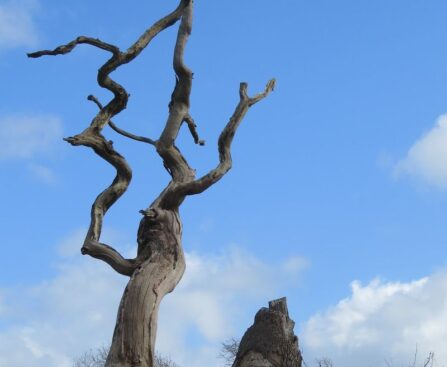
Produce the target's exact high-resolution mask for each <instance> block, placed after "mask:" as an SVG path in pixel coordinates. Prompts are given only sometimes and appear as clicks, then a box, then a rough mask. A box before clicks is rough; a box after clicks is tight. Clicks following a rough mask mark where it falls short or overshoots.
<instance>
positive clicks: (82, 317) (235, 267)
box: [0, 231, 300, 367]
mask: <svg viewBox="0 0 447 367" xmlns="http://www.w3.org/2000/svg"><path fill="white" fill-rule="evenodd" d="M108 233H109V236H108V237H109V238H106V239H105V242H108V243H112V244H113V243H117V242H121V243H122V242H123V239H122V236H119V235H117V234H116V232H114V231H108ZM83 234H84V233H82V232H81V231H76V232H74V233H73V234H72V235H70V236H69V238H67V239H66V240H64V241H62V243H61V245H60V253H61V254H63V256H64V257H63V258H61V259H60V264H59V273H58V274H57V276H56V277H55V278H54V279H50V280H48V281H46V282H43V283H41V284H38V285H33V286H29V287H28V288H26V289H22V290H21V291H20V292H17V294H16V296H13V295H11V292H10V291H8V292H6V294H8V298H6V300H5V304H6V307H7V306H8V305H11V304H13V305H14V307H10V308H9V310H10V311H9V313H8V315H9V317H10V318H12V319H13V320H14V317H13V316H14V315H12V314H11V312H13V313H14V312H18V313H20V315H22V317H20V321H17V322H14V323H13V324H12V325H11V323H9V326H8V327H7V328H4V329H0V365H2V366H3V365H5V366H20V365H22V364H23V365H25V364H26V365H32V366H35V367H43V366H45V367H56V366H57V367H69V366H71V358H72V357H74V356H76V355H80V354H82V353H83V352H84V351H87V350H89V349H90V348H94V347H95V346H99V345H102V344H107V343H108V342H109V339H110V337H111V335H112V331H113V327H114V322H115V316H116V315H115V314H116V310H117V308H118V303H119V299H120V297H121V294H122V292H123V290H124V287H125V283H126V278H125V277H122V276H119V275H116V274H114V272H113V271H112V270H111V269H109V268H108V267H107V266H106V265H105V264H103V263H101V262H99V261H96V260H93V259H90V258H87V257H81V256H79V255H78V253H79V245H80V243H81V240H82V236H83ZM118 240H119V241H118ZM124 242H125V241H124ZM73 249H77V250H76V255H75V253H74V252H73ZM289 270H290V267H289V266H286V265H285V262H280V263H277V264H273V265H270V264H266V263H265V262H263V261H261V260H259V259H258V258H257V257H255V256H254V255H253V254H250V253H248V252H246V251H244V250H242V249H241V248H240V247H232V248H229V249H228V250H226V251H224V252H223V253H221V254H220V255H213V256H209V255H200V254H197V253H189V254H187V270H186V273H185V276H184V278H183V279H182V281H181V283H180V285H179V286H178V287H177V289H176V290H175V292H173V293H172V294H170V295H168V296H167V297H166V299H165V300H164V301H163V303H162V307H161V311H160V321H159V333H158V340H157V349H158V350H159V351H160V352H162V353H163V354H165V355H171V356H172V357H173V358H174V359H175V360H176V361H177V362H178V363H179V364H181V365H183V366H190V367H205V366H206V367H209V366H210V365H218V361H217V360H216V356H217V354H218V351H219V348H220V342H221V341H223V340H225V339H226V338H228V337H230V336H233V335H234V333H235V332H236V331H239V329H240V327H239V324H240V323H241V320H244V316H247V313H248V317H249V319H250V321H251V319H252V317H253V316H254V312H255V311H257V309H258V308H259V305H263V304H265V302H266V301H268V300H269V299H271V298H274V297H277V296H281V295H283V294H281V293H280V292H281V289H280V288H281V287H282V286H286V285H290V283H291V282H295V283H298V282H299V276H300V274H298V273H297V272H296V270H297V268H296V265H294V266H293V270H294V275H295V276H294V277H291V276H290V271H289ZM14 310H16V311H14ZM23 315H26V317H25V318H24V317H23ZM1 321H2V315H1V314H0V325H1ZM245 321H246V320H245ZM243 324H246V322H244V323H243ZM62 325H63V327H61V326H62ZM244 326H245V327H248V326H249V325H248V324H247V325H244ZM191 336H193V338H191ZM191 340H194V342H191ZM20 358H23V360H20ZM23 361H27V362H26V363H24V362H23Z"/></svg>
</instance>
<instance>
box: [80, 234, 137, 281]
mask: <svg viewBox="0 0 447 367" xmlns="http://www.w3.org/2000/svg"><path fill="white" fill-rule="evenodd" d="M81 252H82V254H83V255H90V256H91V257H94V258H95V259H99V260H102V261H104V262H105V263H107V264H109V265H110V266H111V267H112V268H113V269H114V270H115V271H117V272H118V273H120V274H122V275H127V276H132V274H133V272H134V271H135V270H136V269H137V268H138V266H139V265H140V264H139V262H138V261H137V260H135V259H125V258H124V257H123V256H122V255H121V254H120V253H119V252H118V251H116V250H115V249H114V248H112V247H110V246H108V245H106V244H104V243H99V242H97V241H94V240H88V241H85V242H84V245H83V246H82V248H81Z"/></svg>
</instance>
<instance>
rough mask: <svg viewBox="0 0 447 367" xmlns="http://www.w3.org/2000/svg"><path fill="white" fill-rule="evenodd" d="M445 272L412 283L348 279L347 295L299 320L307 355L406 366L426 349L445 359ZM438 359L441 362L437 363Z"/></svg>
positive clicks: (349, 366) (340, 362)
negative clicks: (364, 283)
mask: <svg viewBox="0 0 447 367" xmlns="http://www.w3.org/2000/svg"><path fill="white" fill-rule="evenodd" d="M445 325H447V272H445V271H444V272H441V273H437V274H434V275H431V276H430V277H426V278H422V279H419V280H416V281H413V282H408V283H401V282H383V281H380V280H377V279H376V280H374V281H372V282H371V283H369V284H367V285H365V286H363V285H361V284H360V283H359V282H353V283H352V284H351V295H350V296H349V297H347V298H345V299H343V300H341V301H340V302H339V303H338V304H337V305H336V306H334V307H331V308H330V309H328V310H327V311H326V312H323V313H320V314H317V315H315V316H313V317H312V318H311V319H310V320H309V321H308V322H307V323H305V324H304V325H303V332H302V335H301V341H302V343H303V345H304V350H305V352H307V358H308V360H309V361H312V360H313V359H314V358H315V357H321V356H327V357H330V358H332V359H333V360H334V362H335V363H334V364H335V366H344V367H354V366H360V365H368V366H370V365H371V366H377V367H379V366H383V365H384V360H385V359H386V360H388V361H390V362H393V365H399V366H400V365H411V364H412V362H413V358H414V353H415V349H416V346H417V348H418V354H419V358H420V362H422V360H423V359H424V357H426V356H427V355H428V353H429V352H430V351H433V352H435V357H436V358H437V360H438V361H439V362H442V363H444V365H445V362H446V361H447V351H446V350H445V346H444V344H445V340H447V329H446V328H445ZM442 365H443V364H440V366H442Z"/></svg>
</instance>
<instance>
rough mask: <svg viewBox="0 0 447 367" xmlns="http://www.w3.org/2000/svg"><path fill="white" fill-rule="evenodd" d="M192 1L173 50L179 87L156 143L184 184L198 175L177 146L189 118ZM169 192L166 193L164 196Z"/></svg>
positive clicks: (183, 17) (158, 150) (173, 96)
mask: <svg viewBox="0 0 447 367" xmlns="http://www.w3.org/2000/svg"><path fill="white" fill-rule="evenodd" d="M192 15H193V1H192V0H191V1H190V2H189V4H188V6H186V7H185V9H184V10H183V14H182V21H181V23H180V27H179V30H178V34H177V40H176V44H175V49H174V59H173V67H174V71H175V74H176V83H175V87H174V91H173V92H172V96H171V101H170V103H169V116H168V120H167V122H166V125H165V128H164V129H163V132H162V133H161V135H160V138H159V139H158V141H157V152H158V154H159V155H160V157H161V158H162V159H163V164H164V165H165V167H166V169H167V170H168V172H169V173H170V174H171V176H172V179H173V181H174V182H185V181H190V180H192V179H194V177H195V171H194V170H193V169H192V168H191V167H190V166H189V165H188V162H187V161H186V159H185V158H184V157H183V155H182V154H181V152H180V150H179V149H178V148H177V147H176V146H175V140H176V139H177V136H178V133H179V130H180V127H181V125H182V123H183V122H184V121H185V119H187V118H188V116H189V104H190V103H189V98H190V94H191V86H192V76H193V74H192V71H191V70H190V69H189V68H188V67H187V66H186V65H185V63H184V60H183V58H184V52H185V47H186V43H187V41H188V39H189V36H190V34H191V29H192ZM167 192H171V191H170V190H168V191H166V190H165V191H164V192H163V193H162V195H165V194H166V193H167Z"/></svg>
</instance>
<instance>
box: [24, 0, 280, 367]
mask: <svg viewBox="0 0 447 367" xmlns="http://www.w3.org/2000/svg"><path fill="white" fill-rule="evenodd" d="M192 18H193V0H181V1H180V2H179V4H178V6H177V7H176V9H174V10H173V11H172V12H171V13H170V14H168V15H166V16H165V17H163V18H161V19H160V20H158V21H157V22H155V23H154V24H153V25H152V26H151V27H149V28H148V29H147V30H146V31H144V32H143V33H142V34H141V36H140V37H139V38H138V39H137V40H136V41H135V42H134V43H133V44H131V45H130V47H129V48H128V49H127V50H121V49H120V48H118V47H117V46H115V45H113V44H110V43H106V42H104V41H102V40H99V39H96V38H92V37H86V36H80V37H78V38H76V39H75V40H73V41H71V42H69V43H67V44H64V45H61V46H59V47H57V48H55V49H54V50H44V51H38V52H33V53H30V54H28V56H29V57H32V58H38V57H41V56H47V55H52V56H55V55H64V54H67V53H69V52H71V51H72V50H73V49H75V48H76V47H77V46H78V45H81V44H86V45H89V46H93V47H96V48H99V49H101V50H103V51H104V52H107V53H109V54H110V58H109V59H108V60H107V62H105V63H104V64H103V65H102V66H101V67H100V68H99V70H98V76H97V81H98V84H99V85H100V86H101V87H102V88H105V89H106V90H108V91H110V92H111V93H112V94H113V98H112V99H111V100H110V101H108V102H107V103H105V104H104V105H103V104H102V103H101V102H100V101H99V100H98V99H97V98H96V97H94V96H89V97H88V99H89V100H90V101H92V102H94V103H96V105H97V106H98V108H99V110H98V113H97V114H96V116H94V117H93V119H92V121H91V122H90V124H89V125H88V126H87V127H86V128H84V129H83V130H82V131H81V132H80V133H79V134H77V135H74V136H71V137H68V138H66V139H64V140H66V141H67V142H68V143H70V144H71V145H73V146H84V147H87V148H90V149H92V150H93V152H94V153H95V154H97V155H98V156H99V157H101V158H102V159H103V160H104V161H105V162H107V163H108V164H110V165H112V166H113V167H114V168H115V170H116V176H115V178H114V180H113V182H112V183H111V185H110V186H109V187H107V188H106V189H105V190H103V191H102V192H101V193H100V194H99V195H98V196H97V198H96V200H95V201H94V203H93V205H92V209H91V220H90V226H89V229H88V232H87V234H86V237H85V240H84V243H83V244H82V247H81V252H82V254H84V255H90V256H92V257H94V258H96V259H99V260H102V261H104V262H105V263H107V264H108V265H110V266H111V267H112V268H113V269H114V270H115V271H117V272H118V273H120V274H122V275H124V276H127V277H129V282H128V284H127V286H126V289H125V290H124V294H123V296H122V299H121V303H120V305H119V309H118V315H117V320H116V326H115V331H114V334H113V339H112V344H111V348H110V351H109V352H108V355H107V358H106V363H105V365H106V366H107V367H153V366H154V344H155V337H156V332H157V315H158V309H159V306H160V302H161V300H162V299H163V297H164V296H165V295H166V294H167V293H169V292H172V291H173V290H174V288H175V287H176V285H177V284H178V282H179V281H180V279H181V278H182V275H183V273H184V271H185V257H184V253H183V249H182V221H181V218H180V214H179V209H180V206H181V205H182V203H183V202H184V200H185V199H186V198H187V197H188V196H191V195H196V194H200V193H202V192H204V191H205V190H207V189H208V188H210V187H211V186H212V185H214V184H215V183H216V182H217V181H219V180H220V179H221V178H222V177H223V176H224V175H225V174H226V173H227V172H228V170H229V169H230V168H231V165H232V161H231V153H230V148H231V143H232V141H233V137H234V135H235V133H236V130H237V129H238V127H239V125H240V123H241V121H242V119H243V118H244V116H245V114H246V113H247V111H248V110H249V109H250V107H251V106H253V105H254V104H255V103H257V102H259V101H260V100H262V99H263V98H264V97H266V96H267V95H268V94H269V93H270V92H271V91H272V90H273V88H274V85H275V81H274V80H270V81H269V82H268V83H267V86H266V88H265V90H264V91H263V92H261V93H259V94H256V95H254V96H252V97H250V96H249V95H248V92H247V84H246V83H241V84H240V87H239V103H238V104H237V106H236V108H235V111H234V113H233V114H232V116H231V117H230V119H229V121H228V123H227V124H226V126H225V127H224V129H223V131H222V133H221V134H220V137H219V140H218V152H219V162H218V163H217V165H216V166H215V167H214V168H212V169H211V170H210V171H209V172H208V173H206V174H205V175H203V176H202V177H196V174H195V170H194V169H192V168H191V167H190V165H189V164H188V161H187V159H186V158H185V157H184V156H183V154H182V152H181V151H180V149H179V148H178V147H177V146H176V144H175V143H176V139H177V136H178V134H179V132H180V129H181V127H182V125H183V124H186V125H187V126H188V128H189V131H190V132H191V135H192V137H193V140H194V142H195V143H196V144H198V145H203V144H204V142H203V141H202V140H201V139H200V138H199V135H198V133H197V129H196V124H195V122H194V119H193V117H192V116H191V114H190V94H191V85H192V79H193V73H192V71H191V69H190V68H189V67H188V66H187V65H186V64H185V62H184V52H185V47H186V44H187V41H188V38H189V36H190V33H191V28H192ZM177 22H180V25H179V29H178V34H177V39H176V43H175V48H174V58H173V68H174V72H175V76H176V83H175V87H174V90H173V92H172V95H171V99H170V102H169V113H168V115H167V119H166V122H165V124H164V127H163V128H162V129H161V133H160V136H159V137H158V138H156V139H151V138H148V137H142V136H136V135H134V134H132V133H130V132H128V131H127V129H122V128H121V127H118V126H116V125H115V124H114V123H113V121H112V119H113V118H114V116H116V115H117V114H119V113H121V112H122V111H123V110H124V109H125V108H126V106H127V102H128V99H129V93H128V92H127V91H126V89H125V87H124V86H123V85H122V84H120V83H119V82H118V81H116V80H114V79H112V77H111V74H112V73H113V72H114V71H115V70H117V69H118V68H120V67H123V66H124V65H126V64H128V63H130V62H132V61H133V60H134V59H135V58H136V57H138V55H140V53H141V52H142V51H143V50H144V49H145V48H146V47H147V46H148V45H149V44H150V42H151V41H152V40H153V39H154V37H156V36H157V35H158V34H159V33H160V32H162V31H164V30H165V29H167V28H168V27H171V26H173V25H174V24H176V23H177ZM109 127H110V128H111V129H113V130H114V131H115V132H116V133H118V134H121V135H123V136H125V137H127V138H129V139H131V140H133V141H136V142H141V143H144V144H149V145H151V146H153V147H154V149H155V151H156V152H157V153H158V155H159V156H160V158H161V161H162V164H163V166H164V167H165V168H166V171H167V172H168V173H169V175H170V176H171V180H170V182H169V183H168V185H167V186H166V187H164V188H163V189H162V190H161V192H160V194H159V195H158V197H156V198H155V200H153V201H152V202H151V203H150V204H149V205H148V206H147V208H146V209H145V210H142V211H141V214H142V218H141V221H140V224H139V228H138V234H137V243H138V249H137V256H136V257H135V258H133V259H127V258H124V257H123V256H122V255H121V254H120V253H119V252H118V251H116V250H115V249H114V248H113V247H112V246H111V245H110V244H105V243H102V242H101V228H102V224H103V219H104V216H105V214H106V212H107V211H108V210H109V209H110V207H111V206H112V205H113V204H114V203H115V202H116V201H117V200H118V199H119V198H120V197H121V196H122V195H123V194H124V193H125V191H126V189H127V188H128V186H129V183H130V181H131V178H132V171H131V168H130V166H129V164H128V163H127V161H126V159H125V158H124V156H123V155H122V154H120V153H118V152H117V151H116V150H115V148H114V146H113V143H112V142H111V141H108V140H107V139H105V137H104V136H103V134H102V132H103V130H104V129H106V128H109ZM86 179H88V178H87V177H86ZM142 200H143V201H144V198H142Z"/></svg>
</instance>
